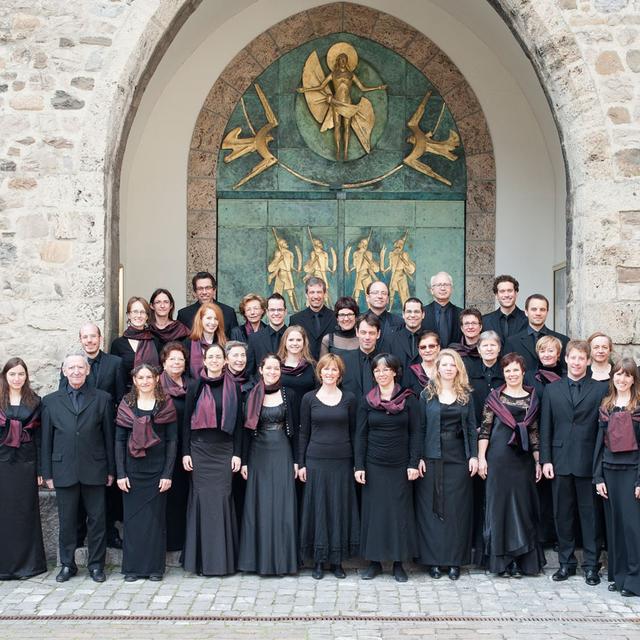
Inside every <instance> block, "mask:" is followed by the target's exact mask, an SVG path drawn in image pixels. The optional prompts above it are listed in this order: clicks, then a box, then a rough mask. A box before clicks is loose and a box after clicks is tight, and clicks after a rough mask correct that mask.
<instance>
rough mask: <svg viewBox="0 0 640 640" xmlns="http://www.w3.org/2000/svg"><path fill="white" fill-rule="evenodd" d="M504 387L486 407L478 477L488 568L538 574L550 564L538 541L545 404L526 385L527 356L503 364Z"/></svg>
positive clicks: (503, 574) (503, 573)
mask: <svg viewBox="0 0 640 640" xmlns="http://www.w3.org/2000/svg"><path fill="white" fill-rule="evenodd" d="M500 365H501V366H502V373H503V374H504V379H505V384H504V386H502V387H500V388H498V389H494V390H493V391H492V392H491V393H490V394H489V396H488V397H487V401H486V403H485V408H484V411H483V415H482V424H481V426H480V433H479V435H478V459H479V467H478V473H479V474H480V477H481V478H486V481H487V486H486V496H487V497H486V513H485V528H484V532H485V533H484V538H485V553H486V556H487V558H488V561H487V564H488V569H489V571H491V572H492V573H495V574H497V575H499V576H501V577H508V576H511V577H513V578H521V577H522V575H523V574H525V575H537V574H538V573H540V571H541V569H542V567H543V566H544V565H545V557H544V552H543V551H542V545H541V544H540V542H539V541H538V521H539V517H540V508H539V505H538V493H537V491H536V482H537V481H538V480H539V479H540V477H541V476H542V470H541V468H540V463H539V461H538V459H539V443H540V436H539V431H538V412H539V408H540V405H539V402H538V398H537V397H536V394H535V391H534V390H533V389H532V388H531V387H524V386H523V380H524V371H525V363H524V358H523V357H522V356H520V355H518V354H517V353H508V354H507V355H506V356H504V358H502V360H501V361H500Z"/></svg>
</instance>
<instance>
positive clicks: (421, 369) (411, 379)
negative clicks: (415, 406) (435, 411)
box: [403, 331, 440, 397]
mask: <svg viewBox="0 0 640 640" xmlns="http://www.w3.org/2000/svg"><path fill="white" fill-rule="evenodd" d="M439 353H440V336H439V335H438V334H437V333H436V332H435V331H423V332H422V333H421V334H420V335H419V336H418V354H419V355H420V358H421V361H420V362H418V363H416V364H410V365H409V366H408V367H407V370H406V371H405V372H404V376H403V386H405V387H409V389H411V390H412V391H413V392H414V393H415V394H416V396H417V397H420V394H421V393H422V390H423V389H424V388H425V387H426V386H427V385H428V384H429V380H431V378H433V376H434V375H435V373H436V359H437V358H438V354H439Z"/></svg>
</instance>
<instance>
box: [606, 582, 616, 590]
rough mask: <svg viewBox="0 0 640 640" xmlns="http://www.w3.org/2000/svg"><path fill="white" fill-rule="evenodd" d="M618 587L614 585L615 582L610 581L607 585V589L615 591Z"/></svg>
mask: <svg viewBox="0 0 640 640" xmlns="http://www.w3.org/2000/svg"><path fill="white" fill-rule="evenodd" d="M617 590H618V587H616V583H615V582H610V583H609V586H608V587H607V591H617Z"/></svg>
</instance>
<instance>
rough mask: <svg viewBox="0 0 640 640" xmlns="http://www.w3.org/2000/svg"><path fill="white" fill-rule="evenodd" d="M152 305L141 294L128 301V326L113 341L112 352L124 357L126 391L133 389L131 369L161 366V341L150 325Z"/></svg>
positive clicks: (123, 367)
mask: <svg viewBox="0 0 640 640" xmlns="http://www.w3.org/2000/svg"><path fill="white" fill-rule="evenodd" d="M150 314H151V307H150V306H149V303H148V302H147V301H146V300H145V299H144V298H140V297H139V296H133V297H131V298H129V300H128V302H127V328H126V329H125V332H124V333H123V334H122V335H121V336H120V337H119V338H116V339H115V340H114V341H113V342H112V343H111V349H110V350H109V351H110V353H111V354H112V355H114V356H118V357H120V358H122V374H123V377H124V380H125V389H126V391H127V392H128V391H130V390H131V371H132V370H133V368H134V367H139V366H140V365H141V364H150V365H152V366H153V367H159V366H160V356H159V355H158V354H159V352H160V342H159V340H158V339H157V338H156V337H155V336H154V335H153V333H151V331H150V329H149V325H148V320H149V316H150Z"/></svg>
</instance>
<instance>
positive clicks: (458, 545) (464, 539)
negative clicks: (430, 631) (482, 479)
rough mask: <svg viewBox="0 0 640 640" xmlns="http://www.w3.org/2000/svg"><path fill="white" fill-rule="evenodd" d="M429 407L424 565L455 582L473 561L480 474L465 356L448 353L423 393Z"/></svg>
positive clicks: (421, 492)
mask: <svg viewBox="0 0 640 640" xmlns="http://www.w3.org/2000/svg"><path fill="white" fill-rule="evenodd" d="M420 402H421V403H422V405H423V415H424V423H423V432H424V460H422V461H421V462H420V471H421V473H422V474H423V475H424V477H423V478H422V479H421V480H418V482H417V483H416V488H415V490H416V498H415V503H416V520H417V524H418V550H419V553H418V561H419V562H420V563H422V564H425V565H427V566H429V567H430V568H429V574H430V575H431V577H432V578H436V579H437V578H440V576H441V575H442V567H448V568H449V578H450V579H451V580H457V579H458V578H459V577H460V566H461V565H465V564H469V563H470V562H471V540H472V538H471V536H472V526H473V481H472V477H473V476H474V475H475V474H476V473H477V471H478V436H477V433H476V416H475V411H474V407H473V400H472V398H471V387H470V386H469V380H468V378H467V372H466V370H465V368H464V364H463V362H462V358H460V356H459V355H458V354H457V353H456V352H455V351H454V350H453V349H443V350H442V351H440V354H439V355H438V358H437V360H436V372H435V376H434V377H433V378H431V379H430V380H429V384H428V385H427V387H426V389H424V391H423V392H422V394H421V395H420Z"/></svg>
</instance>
